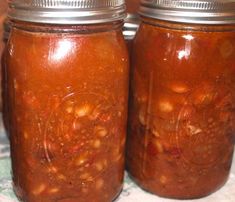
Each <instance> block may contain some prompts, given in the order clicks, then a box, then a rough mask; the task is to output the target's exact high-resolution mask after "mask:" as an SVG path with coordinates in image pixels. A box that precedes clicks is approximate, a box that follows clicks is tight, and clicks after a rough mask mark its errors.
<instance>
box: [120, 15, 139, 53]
mask: <svg viewBox="0 0 235 202" xmlns="http://www.w3.org/2000/svg"><path fill="white" fill-rule="evenodd" d="M139 23H140V19H139V16H138V15H134V14H128V15H127V17H126V18H125V21H124V26H123V36H124V39H125V41H126V44H127V47H128V50H129V54H131V50H132V44H133V40H134V38H135V34H136V32H137V30H138V28H139Z"/></svg>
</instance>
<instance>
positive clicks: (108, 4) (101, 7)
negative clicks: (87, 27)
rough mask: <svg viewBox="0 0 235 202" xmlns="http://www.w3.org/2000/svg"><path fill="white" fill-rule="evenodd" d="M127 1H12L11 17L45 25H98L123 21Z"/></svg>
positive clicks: (9, 12) (10, 0) (9, 11)
mask: <svg viewBox="0 0 235 202" xmlns="http://www.w3.org/2000/svg"><path fill="white" fill-rule="evenodd" d="M125 11H126V6H125V1H124V0H112V1H110V0H99V1H96V0H47V1H44V0H9V9H8V17H9V19H11V20H19V21H24V22H34V23H46V24H69V25H77V24H82V25H84V24H98V23H106V22H113V21H118V20H124V18H125V17H126V12H125Z"/></svg>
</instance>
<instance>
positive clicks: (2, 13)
mask: <svg viewBox="0 0 235 202" xmlns="http://www.w3.org/2000/svg"><path fill="white" fill-rule="evenodd" d="M6 10H7V2H6V0H1V2H0V80H2V63H3V61H2V60H3V57H2V55H3V50H4V47H5V43H4V21H5V18H6ZM1 94H2V82H0V112H1V111H2V96H1Z"/></svg>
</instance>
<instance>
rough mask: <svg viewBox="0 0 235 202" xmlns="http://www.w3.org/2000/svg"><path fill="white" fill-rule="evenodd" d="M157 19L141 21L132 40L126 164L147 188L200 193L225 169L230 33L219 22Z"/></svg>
mask: <svg viewBox="0 0 235 202" xmlns="http://www.w3.org/2000/svg"><path fill="white" fill-rule="evenodd" d="M158 22H159V21H158ZM155 23H156V22H155ZM162 24H163V25H164V26H163V27H161V26H158V25H156V24H155V25H156V26H154V25H149V24H147V23H142V25H141V27H140V30H139V33H138V34H137V37H136V40H135V43H134V49H135V51H134V54H133V58H132V60H133V64H134V66H133V67H132V69H133V77H132V79H131V101H130V103H131V104H130V106H131V107H130V114H129V115H130V118H129V129H128V131H129V132H128V141H127V167H128V170H129V173H130V175H131V176H132V177H133V178H134V179H135V180H136V181H137V183H138V184H139V185H140V186H141V187H143V188H144V189H146V190H148V191H150V192H152V193H155V194H157V195H160V196H164V197H170V198H180V199H190V198H199V197H202V196H205V195H208V194H210V193H212V192H214V191H216V190H217V189H218V188H220V187H221V186H222V185H223V184H224V183H225V182H226V180H227V177H228V175H229V170H230V166H231V161H232V155H233V149H234V143H235V135H234V134H235V126H234V122H235V113H234V111H235V93H234V92H235V72H234V67H235V59H234V58H235V48H234V47H235V37H234V34H233V32H230V31H224V32H220V31H216V29H217V28H216V27H214V28H213V27H212V28H211V30H210V31H206V30H207V28H205V27H203V28H201V30H202V29H203V31H201V30H200V28H199V29H198V28H197V29H198V30H193V29H192V30H187V29H184V28H183V25H182V26H181V29H174V24H173V23H162ZM162 24H161V25H162ZM177 26H178V27H177V28H179V26H180V25H177ZM225 28H226V26H225ZM208 29H209V28H208ZM218 29H222V28H218Z"/></svg>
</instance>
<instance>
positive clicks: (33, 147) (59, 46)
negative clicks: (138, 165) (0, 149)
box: [7, 27, 128, 202]
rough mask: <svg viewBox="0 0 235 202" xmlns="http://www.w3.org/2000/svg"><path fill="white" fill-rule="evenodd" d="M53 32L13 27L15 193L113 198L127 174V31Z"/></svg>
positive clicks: (37, 197) (67, 200) (67, 201)
mask: <svg viewBox="0 0 235 202" xmlns="http://www.w3.org/2000/svg"><path fill="white" fill-rule="evenodd" d="M40 28H41V27H40ZM42 29H43V28H42ZM51 29H52V28H48V30H51ZM36 30H38V29H36ZM48 30H46V32H35V31H24V30H22V29H19V28H15V27H14V28H13V32H12V35H11V38H10V42H9V46H8V54H7V62H8V75H9V79H8V87H9V89H8V90H9V96H10V99H9V100H10V103H9V109H10V121H11V127H10V133H11V135H10V137H11V150H12V155H11V156H12V165H13V181H14V187H15V192H16V193H17V195H18V196H19V198H20V199H22V200H23V201H29V202H37V201H43V202H53V201H57V202H73V201H76V202H77V201H79V202H88V201H89V202H105V201H107V202H108V201H111V200H113V199H114V198H115V197H116V196H117V195H118V193H119V192H120V191H121V189H122V181H123V174H124V146H125V133H126V132H125V126H126V113H127V96H128V95H127V94H128V56H127V50H126V47H125V41H124V40H123V38H122V35H121V29H118V30H116V29H114V30H111V31H105V32H101V33H98V32H94V33H92V32H91V33H90V34H89V33H86V34H79V33H78V34H74V33H69V32H65V33H57V32H58V31H57V32H48ZM76 30H79V29H76ZM87 30H89V28H87ZM108 30H110V29H108ZM25 47H27V49H25Z"/></svg>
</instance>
